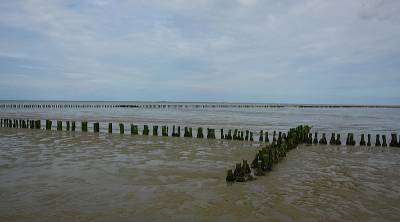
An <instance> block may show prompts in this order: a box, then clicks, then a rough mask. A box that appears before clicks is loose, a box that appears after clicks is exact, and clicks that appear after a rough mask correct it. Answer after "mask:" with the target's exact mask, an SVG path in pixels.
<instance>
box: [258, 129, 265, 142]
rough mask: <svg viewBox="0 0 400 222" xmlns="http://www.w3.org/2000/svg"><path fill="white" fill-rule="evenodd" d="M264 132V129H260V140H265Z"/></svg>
mask: <svg viewBox="0 0 400 222" xmlns="http://www.w3.org/2000/svg"><path fill="white" fill-rule="evenodd" d="M263 134H264V133H263V130H260V137H258V140H259V141H260V142H263V141H264V135H263Z"/></svg>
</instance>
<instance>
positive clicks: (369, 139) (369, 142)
mask: <svg viewBox="0 0 400 222" xmlns="http://www.w3.org/2000/svg"><path fill="white" fill-rule="evenodd" d="M367 146H371V134H368V143H367Z"/></svg>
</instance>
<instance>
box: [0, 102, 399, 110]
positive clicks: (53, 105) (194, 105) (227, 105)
mask: <svg viewBox="0 0 400 222" xmlns="http://www.w3.org/2000/svg"><path fill="white" fill-rule="evenodd" d="M0 108H14V109H16V108H18V109H20V108H47V109H48V108H56V109H61V108H157V109H167V108H374V109H379V108H400V106H389V105H306V104H264V103H254V104H247V103H125V104H122V103H121V104H116V103H109V104H107V103H97V104H96V103H83V102H74V103H0Z"/></svg>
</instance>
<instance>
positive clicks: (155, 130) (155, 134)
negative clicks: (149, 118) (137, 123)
mask: <svg viewBox="0 0 400 222" xmlns="http://www.w3.org/2000/svg"><path fill="white" fill-rule="evenodd" d="M153 136H158V126H154V125H153Z"/></svg>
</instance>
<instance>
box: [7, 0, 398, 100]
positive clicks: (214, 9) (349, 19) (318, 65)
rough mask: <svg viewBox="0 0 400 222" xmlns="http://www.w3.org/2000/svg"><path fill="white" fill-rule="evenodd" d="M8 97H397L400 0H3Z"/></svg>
mask: <svg viewBox="0 0 400 222" xmlns="http://www.w3.org/2000/svg"><path fill="white" fill-rule="evenodd" d="M0 99H2V100H15V99H28V100H119V101H196V102H260V103H316V104H326V103H336V104H389V105H390V104H395V105H399V104H400V1H398V0H365V1H361V0H354V1H348V0H343V1H341V0H332V1H325V0H324V1H323V0H302V1H293V0H287V1H268V0H259V1H257V0H229V1H228V0H201V1H200V0H199V1H187V0H186V1H184V0H171V1H166V0H165V1H164V0H137V1H132V0H120V1H119V0H87V1H84V0H60V1H53V0H3V1H0Z"/></svg>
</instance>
